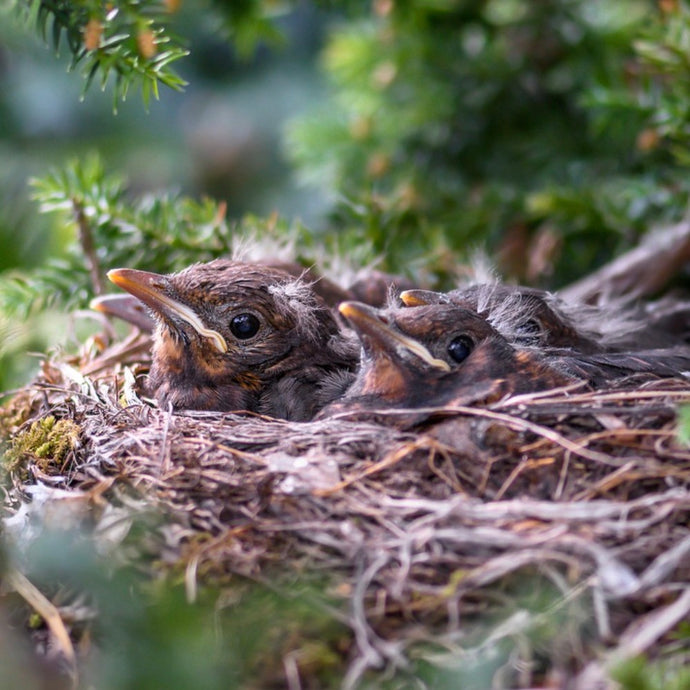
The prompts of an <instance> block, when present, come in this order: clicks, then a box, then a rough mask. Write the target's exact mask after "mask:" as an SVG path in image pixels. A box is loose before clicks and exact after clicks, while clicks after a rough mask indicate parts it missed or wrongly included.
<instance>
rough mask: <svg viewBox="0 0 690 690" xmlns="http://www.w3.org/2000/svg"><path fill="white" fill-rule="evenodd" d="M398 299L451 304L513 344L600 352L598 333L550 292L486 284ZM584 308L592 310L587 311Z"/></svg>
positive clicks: (409, 302)
mask: <svg viewBox="0 0 690 690" xmlns="http://www.w3.org/2000/svg"><path fill="white" fill-rule="evenodd" d="M400 299H401V301H402V302H403V304H404V305H405V306H408V307H414V306H421V305H426V304H453V305H457V306H460V307H464V308H466V309H471V310H472V311H475V312H477V314H479V315H480V316H483V317H485V318H487V319H489V321H490V322H492V323H493V324H494V325H495V326H496V328H497V329H498V330H499V331H500V332H501V333H502V334H503V335H504V336H505V337H506V338H508V339H509V340H510V342H512V343H515V344H517V345H525V346H534V347H538V346H542V347H563V348H565V347H570V348H573V349H575V350H577V351H578V352H588V353H589V352H601V351H603V349H604V348H603V347H602V346H601V345H600V344H599V342H598V336H599V333H597V332H596V330H595V329H591V328H588V326H587V325H586V324H584V323H582V319H577V320H578V322H579V323H578V325H577V326H576V325H575V319H574V317H573V316H572V315H571V314H570V313H569V310H568V305H566V304H564V303H563V302H561V300H559V299H558V298H557V297H556V296H555V295H553V294H552V293H549V292H546V291H544V290H538V289H536V288H529V287H522V286H513V285H504V284H502V283H487V284H479V285H470V286H467V287H465V288H459V289H457V290H452V291H451V292H446V293H443V292H433V291H431V290H406V291H404V292H402V293H401V295H400ZM588 309H594V308H593V307H592V308H588Z"/></svg>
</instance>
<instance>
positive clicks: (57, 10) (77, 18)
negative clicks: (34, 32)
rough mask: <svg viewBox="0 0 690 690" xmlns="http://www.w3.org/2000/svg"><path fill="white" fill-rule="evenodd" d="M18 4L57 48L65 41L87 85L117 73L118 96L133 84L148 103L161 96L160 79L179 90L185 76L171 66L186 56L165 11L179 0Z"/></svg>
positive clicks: (103, 82) (29, 1) (49, 0)
mask: <svg viewBox="0 0 690 690" xmlns="http://www.w3.org/2000/svg"><path fill="white" fill-rule="evenodd" d="M14 4H16V5H17V7H18V8H20V9H22V10H23V11H24V12H25V14H26V16H27V19H28V20H29V21H34V22H35V23H36V25H37V27H38V29H39V30H40V32H41V34H42V36H43V37H44V38H45V39H47V38H48V36H50V38H51V39H52V43H53V46H54V48H55V50H56V51H57V50H58V49H59V47H60V44H61V43H62V44H63V45H66V47H67V50H68V51H69V53H70V55H71V56H72V67H76V66H77V65H80V66H81V67H82V70H83V73H84V76H85V85H84V90H86V89H88V88H89V86H90V85H91V82H92V81H93V80H94V79H95V78H97V79H98V81H99V82H100V84H101V87H102V88H104V87H105V86H106V84H107V83H108V81H109V79H110V78H111V77H112V78H113V79H114V82H115V83H114V86H113V95H114V98H115V100H116V101H117V100H118V99H121V100H124V99H125V98H126V97H127V93H128V91H129V89H130V87H131V86H133V85H137V86H140V88H141V93H142V97H143V99H144V103H146V104H148V102H149V100H150V98H151V96H152V95H153V96H155V97H156V98H158V84H159V83H160V84H164V85H165V86H168V87H170V88H173V89H180V88H182V87H183V86H184V84H185V81H184V80H183V79H181V78H180V77H179V76H178V75H177V74H176V73H175V72H174V71H172V69H171V67H170V65H171V64H172V63H173V62H175V61H177V60H179V59H180V58H182V57H184V56H185V55H187V50H186V49H185V48H184V47H183V46H182V45H181V43H180V41H179V40H177V39H175V38H174V37H172V36H171V35H170V33H169V32H165V31H164V28H163V25H164V23H165V22H166V20H167V17H166V15H169V14H170V13H171V12H174V11H175V10H176V9H177V6H178V5H179V3H177V2H175V1H174V0H168V1H167V2H160V1H159V0H136V1H133V0H115V1H114V2H108V3H103V2H100V0H83V1H82V2H61V1H60V0H25V2H19V1H16V2H15V3H14Z"/></svg>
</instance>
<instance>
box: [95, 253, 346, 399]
mask: <svg viewBox="0 0 690 690" xmlns="http://www.w3.org/2000/svg"><path fill="white" fill-rule="evenodd" d="M108 277H109V278H110V280H111V281H112V282H114V283H115V284H116V285H118V286H119V287H121V288H123V289H124V290H127V291H128V292H130V293H131V294H132V295H134V296H135V297H137V298H138V299H139V300H140V301H141V302H143V303H144V304H146V305H147V306H148V307H149V309H150V310H151V312H152V315H153V317H154V319H155V321H156V327H155V330H154V336H153V348H152V359H153V361H152V367H151V373H150V383H151V387H152V388H153V389H154V391H155V394H156V397H157V399H158V401H159V403H162V404H165V405H166V406H167V405H168V404H171V405H172V406H173V408H186V409H213V410H229V409H232V410H237V409H249V410H254V409H258V405H259V400H260V398H261V397H262V396H263V395H264V394H265V393H266V392H267V388H269V387H270V385H271V383H272V382H274V381H275V380H276V379H278V378H280V377H281V376H282V375H284V374H285V373H286V372H289V371H291V370H295V369H298V368H299V367H300V366H303V365H304V364H305V362H307V363H314V362H315V361H316V362H318V361H320V360H321V359H324V360H325V361H328V356H329V355H330V356H331V358H332V357H333V353H332V348H331V345H332V341H333V339H337V334H338V326H337V323H336V321H335V319H334V318H333V315H332V314H331V312H330V310H329V309H328V307H327V306H326V305H325V303H324V302H323V301H322V300H321V298H320V297H319V296H318V295H316V293H315V292H314V291H313V290H312V289H311V288H310V285H309V284H308V283H305V282H302V281H300V280H299V279H297V278H295V277H294V276H292V275H290V274H288V273H286V272H285V271H282V270H280V269H276V268H271V267H268V266H264V265H259V264H248V263H244V262H236V261H229V260H224V259H217V260H215V261H211V262H209V263H205V264H195V265H193V266H190V267H189V268H187V269H185V270H183V271H181V272H179V273H174V274H170V275H159V274H156V273H150V272H147V271H139V270H134V269H128V268H119V269H114V270H112V271H110V272H109V273H108Z"/></svg>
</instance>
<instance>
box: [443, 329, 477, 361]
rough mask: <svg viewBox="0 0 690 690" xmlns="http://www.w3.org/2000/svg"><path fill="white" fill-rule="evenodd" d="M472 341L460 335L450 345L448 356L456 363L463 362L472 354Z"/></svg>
mask: <svg viewBox="0 0 690 690" xmlns="http://www.w3.org/2000/svg"><path fill="white" fill-rule="evenodd" d="M472 345H473V343H472V340H470V338H468V337H467V336H466V335H459V336H458V337H457V338H453V340H451V341H450V343H449V344H448V354H449V355H450V356H451V357H452V358H453V359H454V360H455V361H456V362H462V361H464V360H466V359H467V358H468V357H469V356H470V352H472Z"/></svg>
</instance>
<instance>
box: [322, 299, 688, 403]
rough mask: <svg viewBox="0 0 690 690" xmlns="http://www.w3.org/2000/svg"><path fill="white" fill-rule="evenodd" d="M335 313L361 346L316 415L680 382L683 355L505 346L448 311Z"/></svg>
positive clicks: (486, 328) (466, 314)
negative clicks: (340, 389)
mask: <svg viewBox="0 0 690 690" xmlns="http://www.w3.org/2000/svg"><path fill="white" fill-rule="evenodd" d="M340 311H341V313H342V314H343V316H345V318H347V319H348V321H349V322H350V323H351V324H352V327H353V328H354V330H355V331H356V333H357V335H358V336H359V338H360V341H361V343H362V355H361V364H360V370H359V373H358V374H357V376H356V378H355V380H354V382H353V384H352V385H351V386H350V388H349V390H348V391H347V393H346V394H345V395H344V396H343V397H342V398H340V399H339V400H337V401H335V402H334V403H332V404H331V405H329V406H328V407H327V408H326V409H325V410H324V412H323V414H324V415H330V414H334V413H336V412H341V411H350V410H352V409H382V408H390V407H393V408H419V407H429V406H433V407H437V406H448V405H451V406H452V405H472V404H483V403H489V402H491V401H494V400H497V399H500V398H502V397H504V396H506V395H514V394H520V393H531V392H537V391H543V390H549V389H552V388H557V387H560V386H565V385H569V384H573V383H577V382H584V383H585V384H587V385H589V386H590V387H597V386H601V385H603V384H605V383H606V382H609V381H611V380H613V379H616V378H621V377H624V376H629V375H633V374H645V375H648V376H654V377H673V376H680V375H682V373H683V372H684V371H688V370H690V348H688V347H678V348H670V349H661V350H649V351H640V352H630V353H603V352H593V353H583V352H577V351H575V350H573V349H570V348H556V347H545V348H544V347H529V346H519V345H517V344H515V343H511V342H510V341H509V340H508V339H507V338H505V337H504V336H503V335H502V334H501V333H500V332H499V331H498V330H497V329H495V328H494V327H493V326H492V325H491V324H490V323H489V322H488V321H487V319H485V318H484V317H482V316H480V315H479V314H477V313H476V312H475V311H473V310H470V309H466V308H464V307H460V306H457V305H454V304H434V305H426V306H418V307H407V308H398V309H396V308H392V309H388V310H377V309H373V308H371V307H368V306H367V305H364V304H360V303H356V302H345V303H343V304H342V305H341V306H340Z"/></svg>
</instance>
